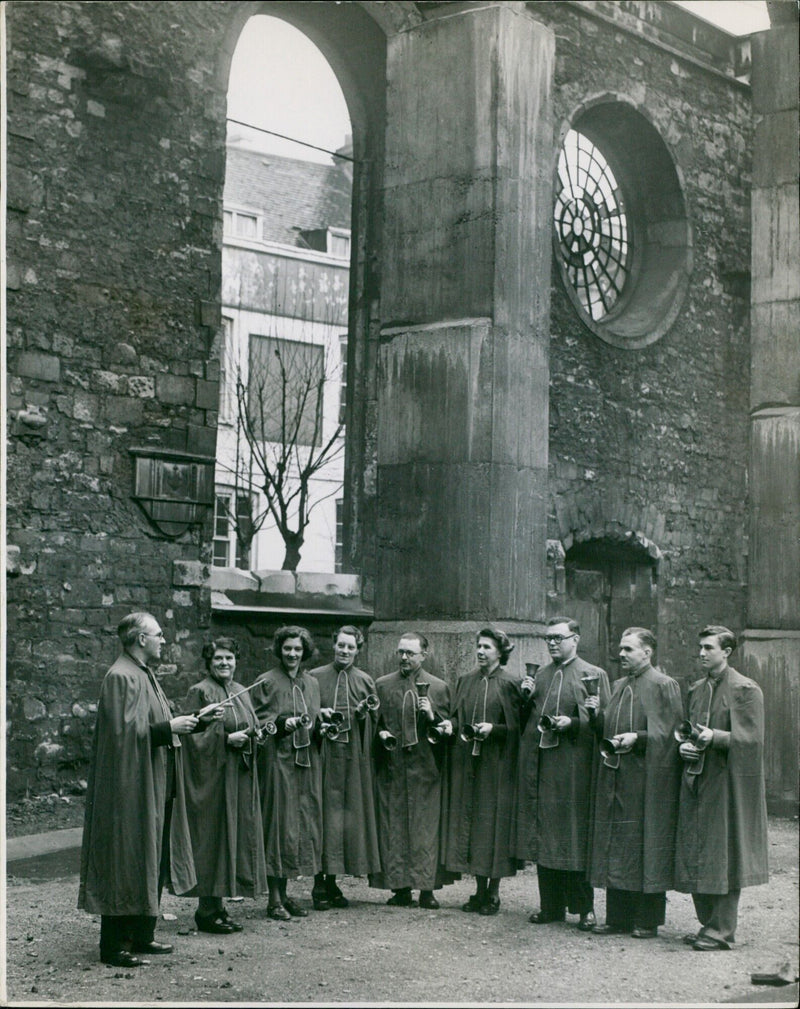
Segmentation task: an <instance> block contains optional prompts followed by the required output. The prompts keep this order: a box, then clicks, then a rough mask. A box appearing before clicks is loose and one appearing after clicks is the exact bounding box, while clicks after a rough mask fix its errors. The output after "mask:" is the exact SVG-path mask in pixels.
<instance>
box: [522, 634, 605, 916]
mask: <svg viewBox="0 0 800 1009" xmlns="http://www.w3.org/2000/svg"><path fill="white" fill-rule="evenodd" d="M544 640H545V644H546V645H547V650H548V652H549V653H550V662H549V663H548V664H547V665H546V666H545V667H544V668H543V669H540V670H538V671H537V673H536V675H535V677H531V676H526V677H525V678H524V679H523V680H522V683H521V684H520V689H521V691H522V726H523V729H522V742H521V744H520V762H519V806H518V810H517V858H519V859H521V860H527V861H532V862H536V865H537V875H538V881H539V899H540V909H539V910H538V911H534V913H533V914H532V915H531V916H530V918H529V919H528V920H529V921H530V922H531V923H532V924H534V925H547V924H549V923H550V922H558V921H564V919H565V917H566V912H567V911H569V912H570V914H577V915H579V920H578V928H579V929H580V930H581V931H583V932H588V931H589V930H590V929H591V928H592V926H593V925H594V924H595V916H594V891H593V890H592V887H591V886H590V884H589V882H588V880H587V876H586V874H587V870H588V864H587V853H588V835H589V819H590V811H591V798H592V761H593V759H594V754H595V739H594V733H593V731H592V728H593V726H592V722H591V720H590V716H589V714H588V712H587V709H586V704H585V702H586V699H587V697H588V696H590V695H592V696H599V701H600V704H601V705H605V704H606V703H607V701H608V695H609V686H608V676H607V675H606V672H605V670H603V669H600V667H599V666H592V665H590V664H589V663H588V662H584V660H583V659H581V658H578V644H579V642H580V627H579V626H578V624H577V623H576V622H575V621H574V620H571V619H570V618H569V617H553V619H552V620H549V621H548V622H547V630H546V632H545V636H544Z"/></svg>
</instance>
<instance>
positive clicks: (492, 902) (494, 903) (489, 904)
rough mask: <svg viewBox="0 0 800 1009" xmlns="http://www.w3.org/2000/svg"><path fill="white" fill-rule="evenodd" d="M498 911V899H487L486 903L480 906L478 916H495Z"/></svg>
mask: <svg viewBox="0 0 800 1009" xmlns="http://www.w3.org/2000/svg"><path fill="white" fill-rule="evenodd" d="M499 910H500V898H499V897H487V898H486V902H485V903H484V904H482V905H481V907H480V910H479V911H478V914H497V912H498V911H499Z"/></svg>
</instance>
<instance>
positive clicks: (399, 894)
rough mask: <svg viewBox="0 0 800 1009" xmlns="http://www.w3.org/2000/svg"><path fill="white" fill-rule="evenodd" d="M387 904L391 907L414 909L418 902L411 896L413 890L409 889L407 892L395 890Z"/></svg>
mask: <svg viewBox="0 0 800 1009" xmlns="http://www.w3.org/2000/svg"><path fill="white" fill-rule="evenodd" d="M386 903H387V904H388V905H389V907H414V906H415V904H416V901H415V900H414V898H413V897H412V896H411V888H410V887H409V888H408V889H407V890H395V892H394V894H393V895H392V896H391V897H390V898H389V899H388V900H387V901H386Z"/></svg>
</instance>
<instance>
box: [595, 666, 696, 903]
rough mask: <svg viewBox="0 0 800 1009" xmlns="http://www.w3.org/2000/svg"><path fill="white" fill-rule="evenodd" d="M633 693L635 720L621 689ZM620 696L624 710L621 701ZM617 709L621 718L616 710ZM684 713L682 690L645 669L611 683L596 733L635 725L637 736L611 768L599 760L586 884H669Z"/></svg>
mask: <svg viewBox="0 0 800 1009" xmlns="http://www.w3.org/2000/svg"><path fill="white" fill-rule="evenodd" d="M628 685H630V686H631V688H632V691H633V725H632V726H630V725H629V704H628V700H627V697H628V696H629V695H627V694H626V693H625V688H626V687H627V686H628ZM623 695H625V697H626V700H625V704H624V705H623V706H622V707H623V708H624V710H622V711H620V702H621V700H622V699H623ZM618 712H619V721H617V714H618ZM682 717H683V709H682V704H681V695H680V688H679V687H678V684H677V683H676V682H675V680H673V679H672V678H671V677H669V676H665V675H664V673H662V672H661V671H660V670H658V669H654V668H653V667H652V666H650V667H648V668H647V669H646V670H645V671H644V672H643V673H641V674H639V675H638V676H623V677H622V678H621V679H619V680H617V681H616V683H615V684H614V687H613V690H612V694H611V700H610V701H609V703H608V707H607V708H606V710H605V712H601V713H600V714H599V715H598V718H597V729H598V733H599V734H601V735H604V736H613V735H615V734H616V733H617V731H619V732H627V731H635V732H637V734H638V736H639V739H638V741H637V743H636V745H635V746H634V748H633V750H632V751H631V752H630V753H627V754H623V755H621V756H620V758H619V767H618V768H617V769H616V770H615V769H612V768H610V767H607V766H606V765H605V763H604V762H603V761H602V760H601V762H600V765H599V769H598V773H597V785H596V794H595V802H594V826H593V836H592V854H591V870H590V882H591V884H592V886H602V887H608V888H611V889H615V890H632V891H635V892H638V893H662V892H664V891H665V890H670V889H672V883H673V877H674V863H675V828H676V823H677V815H678V790H679V787H680V766H679V764H680V761H679V759H678V751H677V748H676V746H675V737H674V731H675V729H676V728H677V726H678V723H679V722H680V721H681V718H682Z"/></svg>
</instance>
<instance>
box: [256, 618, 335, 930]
mask: <svg viewBox="0 0 800 1009" xmlns="http://www.w3.org/2000/svg"><path fill="white" fill-rule="evenodd" d="M272 652H273V655H274V657H275V658H276V659H277V665H275V666H274V667H273V668H272V669H269V670H268V671H267V672H266V673H262V675H261V676H260V677H259V678H258V680H257V681H256V684H255V685H254V687H253V690H252V692H251V697H252V700H253V708H254V710H255V713H256V716H257V717H258V719H259V721H260V722H261V723H262V724H263V723H265V722H270V723H274V724H275V727H276V730H277V731H276V732H275V734H274V735H270V736H268V737H267V740H266V743H265V744H264V746H262V747H260V748H259V749H260V759H259V767H258V772H259V778H260V780H261V808H262V812H263V818H264V850H265V856H266V863H267V885H268V887H269V904H268V907H267V914H268V915H269V917H270V918H274V919H276V920H278V921H288V920H289V919H291V918H305V917H306V916H307V915H308V911H307V910H306V909H305V908H304V907H303V906H302V905H300V904H298V903H297V901H295V900H293V899H292V898H291V897H289V896H288V895H287V893H286V885H287V880H288V878H289V876H293V877H297V876H311V877H314V876H316V874H317V873H318V872H319V871H320V869H321V866H322V762H321V760H320V753H319V746H318V735H317V733H318V725H317V723H318V719H319V713H320V701H319V681H318V680H317V678H316V676H311V675H310V674H309V673H307V672H304V671H303V670H302V669H301V668H300V667H301V664H302V663H303V662H304V661H306V660H307V659H309V658H310V657H311V656H312V655H313V653H314V642H313V641H312V639H311V635H310V634H309V633H308V631H307V630H306V629H305V627H297V626H295V625H290V626H286V627H281V628H280V629H279V630H278V631H276V633H275V637H274V639H273V647H272Z"/></svg>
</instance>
